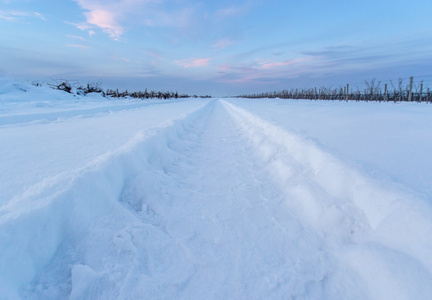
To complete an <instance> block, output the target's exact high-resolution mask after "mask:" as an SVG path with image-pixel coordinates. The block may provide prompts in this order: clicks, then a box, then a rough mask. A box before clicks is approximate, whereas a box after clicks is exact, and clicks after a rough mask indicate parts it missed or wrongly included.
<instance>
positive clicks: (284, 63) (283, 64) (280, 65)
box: [260, 57, 311, 70]
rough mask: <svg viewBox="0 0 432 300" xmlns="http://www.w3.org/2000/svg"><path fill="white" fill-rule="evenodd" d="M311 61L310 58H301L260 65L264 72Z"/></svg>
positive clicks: (267, 62)
mask: <svg viewBox="0 0 432 300" xmlns="http://www.w3.org/2000/svg"><path fill="white" fill-rule="evenodd" d="M310 60H311V58H310V57H299V58H295V59H293V60H285V61H278V62H274V61H266V62H263V63H260V65H261V66H260V68H261V69H263V70H266V69H275V68H283V67H288V66H292V65H295V64H300V63H304V62H307V61H310Z"/></svg>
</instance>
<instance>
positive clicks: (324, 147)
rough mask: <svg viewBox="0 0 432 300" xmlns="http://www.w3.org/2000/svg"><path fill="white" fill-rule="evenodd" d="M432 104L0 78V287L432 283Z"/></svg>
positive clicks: (360, 290) (38, 292)
mask: <svg viewBox="0 0 432 300" xmlns="http://www.w3.org/2000/svg"><path fill="white" fill-rule="evenodd" d="M431 116H432V108H431V107H430V106H428V105H425V104H403V105H400V104H398V105H396V104H393V103H340V102H310V101H286V100H266V101H257V100H245V99H241V100H240V99H223V100H222V99H210V100H179V101H174V100H173V101H160V100H158V101H134V100H121V101H118V100H112V99H105V98H102V97H100V96H97V95H95V96H90V97H89V96H87V97H83V96H73V95H69V94H66V93H64V92H58V91H53V90H50V89H46V88H42V87H32V86H26V85H22V84H16V83H13V82H10V81H7V80H4V79H2V80H0V295H1V298H2V299H21V298H23V299H64V298H70V299H203V298H206V299H432V296H431V295H432V207H431V196H432V192H431V190H430V188H429V184H428V182H429V181H428V179H432V174H431V173H432V172H431V171H430V170H431V168H430V167H431V162H432V159H431V158H429V155H428V153H430V152H429V149H430V147H431V140H432V137H431V136H430V135H431V133H430V129H432V127H431V125H432V124H431V123H432V121H431ZM399 121H400V123H399ZM395 160H396V161H395ZM413 177H414V178H413Z"/></svg>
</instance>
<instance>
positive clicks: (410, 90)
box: [408, 76, 413, 101]
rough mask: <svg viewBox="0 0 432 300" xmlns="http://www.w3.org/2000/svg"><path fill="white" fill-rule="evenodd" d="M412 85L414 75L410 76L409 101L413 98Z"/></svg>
mask: <svg viewBox="0 0 432 300" xmlns="http://www.w3.org/2000/svg"><path fill="white" fill-rule="evenodd" d="M412 86H413V77H412V76H411V77H410V85H409V91H408V101H411V100H412Z"/></svg>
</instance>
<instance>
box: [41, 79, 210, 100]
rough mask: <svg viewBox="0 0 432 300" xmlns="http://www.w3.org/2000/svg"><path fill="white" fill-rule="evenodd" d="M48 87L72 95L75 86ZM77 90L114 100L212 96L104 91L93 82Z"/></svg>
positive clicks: (58, 83) (57, 84) (57, 83)
mask: <svg viewBox="0 0 432 300" xmlns="http://www.w3.org/2000/svg"><path fill="white" fill-rule="evenodd" d="M33 85H35V86H40V85H41V84H40V83H37V82H36V83H33ZM48 86H50V87H51V88H53V89H56V90H61V91H65V92H67V93H72V91H73V86H72V84H71V83H70V82H69V81H67V80H61V81H54V82H53V83H48ZM75 86H76V90H77V92H78V93H79V94H83V95H86V94H88V93H101V94H102V95H103V96H104V97H105V96H109V97H112V98H125V97H130V98H138V99H179V98H211V96H208V95H206V96H197V95H193V96H190V95H187V94H179V93H178V92H161V91H159V92H156V91H150V92H148V91H147V89H145V91H144V92H143V91H137V92H136V91H135V92H128V91H127V90H125V91H119V89H107V90H106V91H104V90H103V89H102V83H100V82H92V83H88V84H87V85H86V86H81V85H75Z"/></svg>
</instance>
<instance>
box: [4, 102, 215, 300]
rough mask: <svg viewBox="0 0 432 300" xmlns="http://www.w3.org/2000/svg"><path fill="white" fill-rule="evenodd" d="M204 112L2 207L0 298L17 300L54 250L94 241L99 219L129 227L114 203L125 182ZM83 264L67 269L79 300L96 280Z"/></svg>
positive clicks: (143, 137) (127, 217)
mask: <svg viewBox="0 0 432 300" xmlns="http://www.w3.org/2000/svg"><path fill="white" fill-rule="evenodd" d="M203 104H204V103H203ZM207 109H208V106H204V107H202V108H201V109H200V110H198V111H196V112H194V113H191V114H190V115H188V116H186V117H185V118H184V119H183V120H177V121H174V122H171V125H170V126H168V127H165V128H161V129H159V130H153V132H145V133H142V134H138V135H137V136H135V137H134V138H133V139H131V140H130V141H129V142H128V143H127V144H126V145H124V146H123V147H121V148H120V149H118V150H116V151H114V152H112V153H108V154H105V155H102V156H101V157H98V158H97V159H95V160H94V161H93V162H91V163H90V164H88V165H87V166H86V167H84V168H82V169H80V170H77V171H75V172H72V173H67V174H63V175H59V176H57V177H54V178H50V179H49V181H48V182H44V183H42V184H39V185H38V186H35V187H33V188H32V189H30V190H28V191H27V192H26V193H24V194H23V195H21V196H20V197H16V198H14V199H13V200H12V201H10V202H8V203H7V204H6V205H4V206H2V207H1V208H0V228H1V231H0V257H1V259H0V269H1V270H2V272H1V273H0V294H1V295H3V296H4V297H6V298H8V297H10V298H12V299H14V298H19V292H18V291H19V290H21V289H23V288H24V287H25V286H27V285H28V284H29V283H30V282H31V280H32V279H34V278H35V277H37V275H38V272H41V271H42V269H43V267H44V266H46V265H47V264H48V262H49V261H50V260H52V259H54V258H55V257H56V253H57V252H58V251H59V249H61V248H62V247H66V246H67V247H74V246H77V245H78V244H80V241H82V240H83V239H85V238H89V239H90V240H92V239H93V238H95V239H98V237H86V234H87V233H88V232H89V230H90V229H92V228H94V227H95V226H96V224H98V223H99V222H101V220H103V219H107V218H108V219H111V221H112V222H113V223H112V224H111V223H110V226H114V227H118V226H121V225H124V223H128V224H130V226H133V224H134V223H136V222H134V216H133V214H131V213H130V212H129V211H128V210H126V209H125V208H124V207H123V206H122V204H121V203H120V202H119V201H118V200H119V197H120V195H121V193H122V190H123V188H124V183H125V181H126V180H127V179H128V178H131V177H133V176H134V175H136V174H137V173H138V172H139V171H141V170H142V169H143V168H145V166H146V164H147V160H148V159H150V158H151V157H152V155H154V153H155V152H157V151H158V149H159V148H160V147H166V145H167V144H169V143H170V140H172V139H178V135H179V134H181V133H182V132H184V131H185V130H186V129H187V127H188V126H190V125H189V124H191V123H193V122H194V121H195V119H196V118H198V117H199V116H201V115H202V111H203V110H207ZM114 220H116V221H114ZM144 229H145V228H144ZM144 229H143V230H144ZM149 234H151V233H149ZM158 234H159V235H160V234H161V233H158ZM102 238H103V237H101V239H102ZM150 239H151V237H150ZM156 240H160V238H159V239H156ZM95 243H96V244H97V242H95ZM99 246H100V245H99ZM120 246H124V245H120ZM63 250H64V249H63ZM100 250H101V252H100V253H98V252H97V251H96V252H94V255H101V257H104V255H105V254H106V251H109V250H110V249H108V250H106V249H105V250H103V249H100ZM60 252H61V253H64V251H60ZM92 253H93V252H92ZM62 255H64V254H62ZM62 259H63V260H66V261H67V260H70V263H75V262H74V260H79V259H82V258H78V257H63V258H62ZM83 265H84V266H82V267H74V268H73V270H72V283H71V285H72V286H71V287H70V288H71V289H72V290H71V295H72V296H73V297H72V298H76V299H78V298H80V295H81V296H82V291H84V290H85V282H86V281H87V279H88V278H96V277H97V274H95V273H94V272H93V271H91V270H90V269H89V267H86V266H85V264H83ZM112 280H115V279H112ZM74 285H75V287H74ZM41 288H43V287H41ZM87 296H88V295H87Z"/></svg>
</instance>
